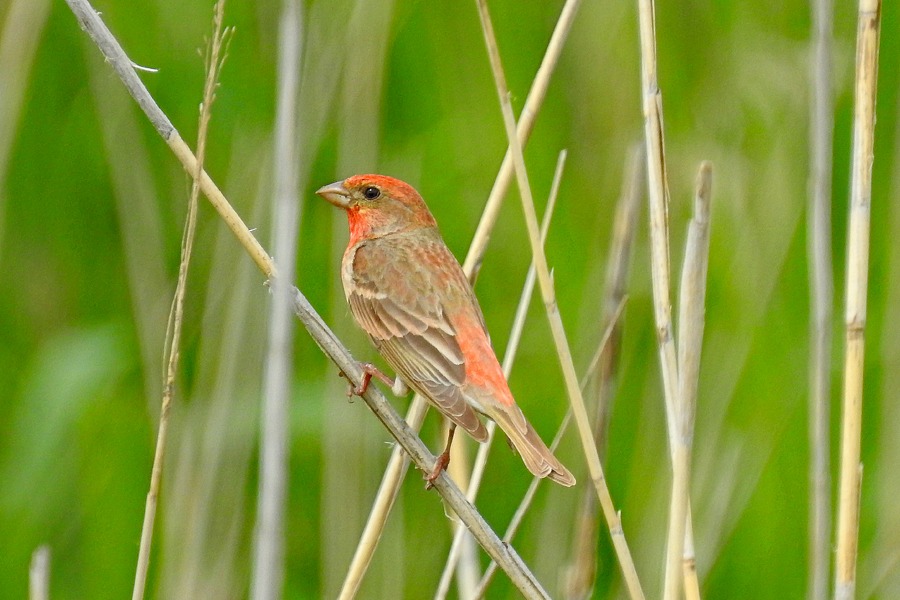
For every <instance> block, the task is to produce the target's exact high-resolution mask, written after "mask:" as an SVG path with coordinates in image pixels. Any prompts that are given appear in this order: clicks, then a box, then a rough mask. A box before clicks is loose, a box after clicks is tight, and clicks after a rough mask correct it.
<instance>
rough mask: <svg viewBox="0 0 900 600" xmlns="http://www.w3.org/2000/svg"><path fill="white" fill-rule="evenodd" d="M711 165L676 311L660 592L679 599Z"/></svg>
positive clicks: (702, 183)
mask: <svg viewBox="0 0 900 600" xmlns="http://www.w3.org/2000/svg"><path fill="white" fill-rule="evenodd" d="M711 188H712V166H711V165H710V163H708V162H703V163H702V164H701V165H700V172H699V174H698V175H697V188H696V194H695V199H694V218H693V219H692V220H691V223H690V226H689V229H688V238H687V242H686V244H685V256H684V266H683V270H682V275H681V296H680V301H679V307H680V313H679V315H678V334H679V335H678V369H679V370H678V383H679V394H678V397H679V400H680V402H681V404H680V405H679V407H678V436H677V437H676V438H675V451H674V453H673V459H672V498H671V503H670V506H669V536H668V548H667V554H666V581H665V596H666V597H667V598H678V597H680V591H681V587H682V581H683V572H682V559H683V556H684V542H685V540H684V538H685V531H686V526H687V516H688V505H689V498H690V479H691V449H692V447H693V442H694V414H695V411H696V403H697V384H698V380H699V377H700V355H701V348H702V346H703V326H704V317H703V314H704V312H705V309H706V272H707V265H708V264H709V204H710V191H711Z"/></svg>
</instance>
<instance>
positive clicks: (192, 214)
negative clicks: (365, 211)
mask: <svg viewBox="0 0 900 600" xmlns="http://www.w3.org/2000/svg"><path fill="white" fill-rule="evenodd" d="M224 13H225V0H218V2H216V5H215V8H214V9H213V35H212V37H211V39H210V42H209V45H208V47H207V49H206V82H205V83H204V86H203V102H202V104H201V106H200V125H199V127H198V130H197V160H196V167H195V170H194V172H192V173H191V175H192V177H193V182H192V185H191V195H190V200H189V202H188V212H187V219H186V222H185V227H184V237H183V239H182V242H181V263H180V265H179V268H178V282H177V284H176V286H175V298H174V300H173V301H172V312H171V314H170V315H169V324H168V327H167V329H166V341H167V346H168V347H167V354H168V359H167V366H166V373H165V375H164V381H163V397H162V406H161V408H160V413H159V430H158V432H157V437H156V451H155V452H154V455H153V467H152V469H151V472H150V491H149V492H148V493H147V502H146V506H145V507H144V521H143V525H142V527H141V542H140V546H139V550H138V558H137V568H136V571H135V576H134V589H133V591H132V600H141V599H142V598H143V597H144V590H145V589H146V585H147V571H148V570H149V567H150V549H151V547H152V544H153V524H154V522H155V520H156V507H157V502H158V498H159V486H160V483H161V481H162V469H163V461H164V460H165V456H166V440H167V436H168V429H169V411H170V409H171V405H172V397H173V396H174V393H175V378H176V375H177V372H178V362H179V358H180V344H181V328H182V325H183V322H184V298H185V295H186V291H187V276H188V270H189V267H190V263H191V253H192V250H193V245H194V233H195V231H196V228H197V204H198V200H199V197H200V185H199V175H200V173H201V172H202V171H203V159H204V156H205V154H206V135H207V131H208V129H209V120H210V117H211V116H212V113H211V108H212V103H213V101H214V100H215V97H216V86H217V85H218V76H219V71H220V69H221V67H222V61H224V52H225V48H226V47H227V36H228V30H227V29H224V26H223V21H224Z"/></svg>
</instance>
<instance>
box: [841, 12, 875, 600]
mask: <svg viewBox="0 0 900 600" xmlns="http://www.w3.org/2000/svg"><path fill="white" fill-rule="evenodd" d="M880 30H881V2H880V0H860V3H859V15H858V24H857V30H856V86H855V93H854V113H853V154H852V159H851V160H852V169H851V182H850V222H849V234H848V238H847V292H846V293H847V296H846V297H847V300H846V301H847V307H846V313H845V325H846V348H845V353H846V354H845V357H844V359H845V362H844V394H843V416H842V420H841V482H840V495H839V500H838V501H839V504H838V526H837V558H836V565H835V586H834V596H835V598H836V599H838V600H844V599H849V598H853V597H855V595H856V562H857V552H858V543H859V499H860V491H861V489H860V487H861V481H860V480H861V479H862V463H860V436H861V434H862V401H863V395H862V393H863V367H864V350H865V329H866V296H867V293H868V271H869V227H870V225H869V218H870V210H871V200H872V162H873V158H874V145H875V93H876V90H877V84H878V41H879V33H880Z"/></svg>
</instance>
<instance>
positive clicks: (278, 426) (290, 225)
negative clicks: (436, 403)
mask: <svg viewBox="0 0 900 600" xmlns="http://www.w3.org/2000/svg"><path fill="white" fill-rule="evenodd" d="M301 26H302V23H301V12H300V5H299V2H298V1H297V0H284V4H283V6H282V11H281V19H280V24H279V36H278V37H279V44H278V96H277V101H276V108H275V134H274V155H273V163H274V173H273V181H274V182H275V193H274V194H273V198H272V204H273V207H272V209H273V211H272V212H273V215H272V217H273V218H272V223H273V229H274V243H273V245H274V247H275V255H276V256H278V257H279V259H278V266H279V270H280V271H281V272H282V273H293V272H294V270H295V263H296V255H297V244H298V232H299V230H300V202H298V200H297V189H299V187H300V186H299V161H298V160H297V157H296V152H295V150H294V149H295V148H296V147H297V117H296V114H297V96H298V93H299V78H300V77H299V76H300V50H301V47H302V46H301V32H302V28H301ZM272 284H273V285H272V302H271V304H270V305H269V306H270V314H269V327H268V330H269V331H268V348H267V356H266V363H265V364H266V370H265V374H264V384H263V385H264V389H263V402H262V417H261V422H260V444H261V446H262V447H261V448H260V461H259V492H258V496H257V510H256V525H255V531H254V546H253V572H252V578H251V596H252V598H253V599H254V600H276V599H278V598H281V595H282V588H283V586H284V512H285V497H286V495H287V491H286V490H287V479H288V456H287V444H288V436H289V432H288V422H289V419H288V406H289V403H290V397H291V388H292V385H291V382H292V376H291V374H292V369H293V356H294V353H293V340H294V318H293V315H292V314H291V296H290V289H289V288H288V287H287V286H286V285H284V282H282V281H281V280H280V279H277V280H275V281H273V282H272Z"/></svg>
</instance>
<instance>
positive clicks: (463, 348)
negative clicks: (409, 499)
mask: <svg viewBox="0 0 900 600" xmlns="http://www.w3.org/2000/svg"><path fill="white" fill-rule="evenodd" d="M316 193H317V194H319V195H320V196H322V197H323V198H325V199H326V200H328V201H329V202H331V203H332V204H334V205H335V206H337V207H339V208H342V209H344V210H345V211H347V220H348V221H349V224H350V243H349V245H348V246H347V250H346V251H345V252H344V258H343V260H342V261H341V281H342V282H343V284H344V293H345V295H346V296H347V302H348V303H349V305H350V312H352V313H353V316H354V318H355V319H356V321H357V323H359V325H360V326H361V327H362V328H363V329H364V330H365V331H366V333H367V334H369V338H370V339H371V340H372V343H373V344H375V347H376V348H377V349H378V351H379V352H380V353H381V355H382V356H383V357H384V359H385V360H386V361H387V362H388V364H390V366H391V367H392V368H393V369H394V370H395V371H396V372H397V374H398V375H399V380H402V381H403V382H405V383H406V385H408V386H409V387H411V388H412V389H413V390H415V391H416V392H418V393H419V394H421V395H422V396H424V397H425V398H427V399H428V400H429V401H430V402H431V403H432V404H433V405H434V406H435V407H436V408H437V409H438V410H439V411H440V412H441V413H442V414H443V415H444V416H446V417H447V418H448V419H450V421H451V427H450V435H449V437H448V441H447V447H446V449H445V450H444V453H443V454H442V455H441V456H440V457H439V459H438V462H437V465H436V466H435V470H434V472H433V473H431V474H430V475H429V476H428V477H427V478H426V479H428V481H429V482H433V481H434V479H435V478H437V476H438V475H439V474H440V472H441V470H442V469H443V468H445V467H446V465H447V462H449V450H450V443H451V440H452V439H453V430H454V429H455V426H456V425H459V426H460V427H462V428H463V429H465V430H466V431H467V432H468V433H469V435H471V436H472V437H473V438H475V439H476V440H478V441H479V442H484V441H486V440H487V430H486V429H485V427H484V424H483V423H482V422H481V420H480V419H479V418H478V414H477V413H481V414H483V415H485V416H487V417H489V418H491V419H493V420H494V421H496V422H497V424H498V425H499V426H500V428H501V429H502V430H503V431H504V432H505V433H506V435H507V437H509V439H510V441H511V442H512V444H513V446H515V448H516V450H517V451H518V453H519V455H520V456H521V457H522V460H523V461H524V462H525V466H526V467H528V470H529V471H531V472H532V473H534V474H535V475H537V476H538V477H549V478H550V479H552V480H553V481H555V482H557V483H559V484H562V485H564V486H571V485H574V484H575V478H574V477H573V476H572V474H571V473H570V472H569V471H568V469H566V468H565V467H564V466H563V465H562V464H561V463H560V462H559V461H558V460H557V459H556V457H555V456H553V454H552V453H551V452H550V450H549V449H548V448H547V446H546V445H544V442H542V441H541V438H540V437H539V436H538V434H537V433H536V432H535V430H534V428H533V427H532V426H531V425H530V424H529V423H528V421H527V420H526V419H525V415H524V414H522V411H521V409H519V407H518V406H517V405H516V402H515V400H514V399H513V396H512V392H510V391H509V384H507V382H506V378H505V377H504V376H503V371H502V369H501V368H500V364H499V363H498V362H497V357H496V355H495V354H494V350H493V348H491V343H490V340H489V338H488V332H487V329H486V327H485V324H484V317H483V316H482V314H481V308H480V307H479V306H478V300H477V299H476V298H475V293H474V292H473V291H472V286H471V285H470V284H469V281H468V280H467V279H466V276H465V274H464V273H463V270H462V268H461V267H460V266H459V263H458V262H457V261H456V258H454V256H453V254H452V253H451V252H450V250H449V248H447V246H446V244H444V240H443V239H442V238H441V234H440V232H439V231H438V228H437V223H436V222H435V220H434V217H433V216H432V215H431V213H430V212H429V210H428V207H427V206H426V205H425V201H424V200H422V197H421V196H420V195H419V193H418V192H417V191H416V190H414V189H413V188H412V186H410V185H409V184H406V183H404V182H402V181H400V180H398V179H394V178H392V177H386V176H384V175H355V176H353V177H350V178H349V179H345V180H344V181H339V182H337V183H333V184H331V185H326V186H325V187H323V188H321V189H320V190H318V191H317V192H316ZM372 375H376V376H378V377H379V379H382V380H383V381H385V382H386V383H388V385H390V384H391V380H390V379H389V378H388V377H386V376H385V375H383V374H381V373H380V372H378V371H377V370H376V369H374V367H371V366H370V365H366V377H365V378H364V382H363V386H361V387H362V388H363V389H364V387H365V385H366V384H368V380H369V378H370V377H371V376H372ZM395 389H396V385H395ZM355 391H356V392H358V393H361V391H362V390H360V389H357V390H355Z"/></svg>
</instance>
